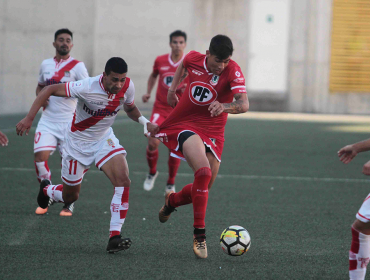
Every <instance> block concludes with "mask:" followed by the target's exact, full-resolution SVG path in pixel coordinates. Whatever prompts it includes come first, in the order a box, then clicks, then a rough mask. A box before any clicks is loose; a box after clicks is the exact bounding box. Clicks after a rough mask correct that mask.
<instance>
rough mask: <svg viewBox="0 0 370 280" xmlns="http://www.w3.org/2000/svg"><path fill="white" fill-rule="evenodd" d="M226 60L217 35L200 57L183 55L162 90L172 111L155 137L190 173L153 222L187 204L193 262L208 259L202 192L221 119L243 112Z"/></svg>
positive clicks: (213, 170)
mask: <svg viewBox="0 0 370 280" xmlns="http://www.w3.org/2000/svg"><path fill="white" fill-rule="evenodd" d="M232 54H233V45H232V42H231V40H230V39H229V38H228V37H227V36H224V35H217V36H215V37H213V38H212V40H211V43H210V46H209V50H207V51H206V54H205V55H204V54H200V53H198V52H195V51H191V52H190V53H189V54H188V55H186V57H185V58H184V60H183V61H182V62H181V63H180V65H179V67H178V68H177V70H176V73H175V76H174V79H173V82H172V85H171V86H170V89H169V90H168V96H167V98H168V103H169V104H170V105H171V106H172V107H175V106H176V107H175V109H174V110H173V112H172V113H171V115H170V116H169V117H168V118H167V119H166V120H165V121H164V122H163V123H162V124H161V125H160V127H159V128H160V131H159V133H158V134H157V135H156V137H157V138H159V139H160V140H161V141H162V142H163V143H164V144H165V145H166V146H167V147H168V148H169V149H170V150H171V155H172V156H175V157H178V158H185V159H186V161H187V162H188V164H189V166H190V167H191V168H192V169H193V171H194V181H193V183H191V184H188V185H186V186H185V187H183V189H182V190H181V191H180V192H177V193H175V192H172V191H171V192H169V193H168V194H167V195H166V197H165V205H164V206H163V207H162V208H161V210H160V211H159V220H160V222H162V223H165V222H166V221H167V220H168V219H169V217H170V215H171V213H172V212H173V211H174V210H175V208H177V207H179V206H182V205H186V204H190V203H193V213H194V224H193V226H194V241H193V250H194V253H195V255H196V256H197V257H198V258H207V255H208V254H207V245H206V234H205V221H204V219H205V215H206V209H207V201H208V191H209V189H210V188H211V187H212V184H213V182H214V180H215V179H216V175H217V173H218V169H219V167H220V163H221V154H222V149H223V146H224V130H225V125H226V122H227V114H240V113H244V112H246V111H247V110H248V108H249V102H248V97H247V93H246V88H245V81H244V77H243V74H242V71H241V70H240V67H239V66H238V64H237V63H236V62H234V61H233V60H231V55H232ZM186 73H188V75H189V84H188V86H187V88H186V90H185V93H184V94H183V95H182V97H181V99H180V101H179V100H178V98H177V96H176V94H175V92H176V88H177V86H178V85H179V83H180V81H181V78H182V77H184V75H186ZM233 98H235V101H234V102H233Z"/></svg>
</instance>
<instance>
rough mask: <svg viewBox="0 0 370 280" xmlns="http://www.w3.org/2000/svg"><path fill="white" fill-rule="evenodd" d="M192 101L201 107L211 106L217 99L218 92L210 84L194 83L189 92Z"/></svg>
mask: <svg viewBox="0 0 370 280" xmlns="http://www.w3.org/2000/svg"><path fill="white" fill-rule="evenodd" d="M189 95H190V100H191V101H192V102H193V103H194V104H196V105H200V106H205V105H209V104H211V103H212V102H213V101H215V100H216V98H217V91H216V90H215V89H214V88H213V87H212V86H211V85H209V84H206V83H203V82H193V83H191V84H190V90H189Z"/></svg>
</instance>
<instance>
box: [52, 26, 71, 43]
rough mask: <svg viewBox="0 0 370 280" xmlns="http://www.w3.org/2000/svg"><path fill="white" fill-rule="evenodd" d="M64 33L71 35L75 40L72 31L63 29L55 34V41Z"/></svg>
mask: <svg viewBox="0 0 370 280" xmlns="http://www.w3.org/2000/svg"><path fill="white" fill-rule="evenodd" d="M64 33H66V34H69V35H71V38H72V39H73V33H72V32H71V30H69V29H67V28H62V29H59V30H57V32H55V34H54V41H56V40H57V37H58V36H59V35H60V34H64Z"/></svg>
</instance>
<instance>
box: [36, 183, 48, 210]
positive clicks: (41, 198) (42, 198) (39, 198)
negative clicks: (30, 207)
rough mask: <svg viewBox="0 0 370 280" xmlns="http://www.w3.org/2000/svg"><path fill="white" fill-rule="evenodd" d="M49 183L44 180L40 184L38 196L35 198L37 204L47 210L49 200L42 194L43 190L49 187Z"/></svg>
mask: <svg viewBox="0 0 370 280" xmlns="http://www.w3.org/2000/svg"><path fill="white" fill-rule="evenodd" d="M50 184H51V182H50V181H49V180H48V179H44V180H42V181H41V183H40V190H39V195H38V196H37V203H38V205H39V206H40V207H41V208H42V209H46V208H48V205H49V200H50V198H49V197H48V196H47V195H45V194H44V188H45V187H46V186H48V185H50Z"/></svg>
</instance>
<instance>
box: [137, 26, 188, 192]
mask: <svg viewBox="0 0 370 280" xmlns="http://www.w3.org/2000/svg"><path fill="white" fill-rule="evenodd" d="M185 47H186V33H185V32H183V31H180V30H176V31H174V32H172V33H171V34H170V48H171V53H169V54H164V55H161V56H158V57H157V58H156V59H155V61H154V66H153V72H152V73H151V74H150V76H149V80H148V88H147V93H146V94H144V95H143V97H142V100H143V102H144V103H145V102H148V100H149V99H150V95H151V92H152V89H153V87H154V85H155V82H156V80H157V77H158V76H159V82H158V87H157V93H156V97H155V102H154V106H153V111H152V116H151V117H150V121H151V122H152V123H155V124H157V125H160V124H161V123H162V122H163V121H164V120H165V119H166V118H167V117H168V115H169V114H170V113H171V112H172V107H171V106H170V105H168V103H167V91H168V89H169V88H170V86H171V84H172V80H173V76H174V75H175V71H176V69H177V66H179V64H180V63H181V61H182V59H183V58H184V49H185ZM185 87H186V83H181V84H180V85H179V86H178V87H177V90H176V95H177V96H178V97H180V96H181V95H182V93H183V92H184V90H185ZM159 143H160V141H159V140H158V139H156V138H153V137H148V146H147V148H146V158H147V161H148V165H149V174H148V175H147V178H146V179H145V181H144V190H146V191H150V190H151V189H153V187H154V182H155V179H156V178H157V177H158V171H157V162H158V146H159ZM179 166H180V159H178V158H175V157H171V156H169V159H168V180H167V186H166V189H165V191H166V193H167V192H169V191H175V177H176V174H177V170H178V169H179Z"/></svg>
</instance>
